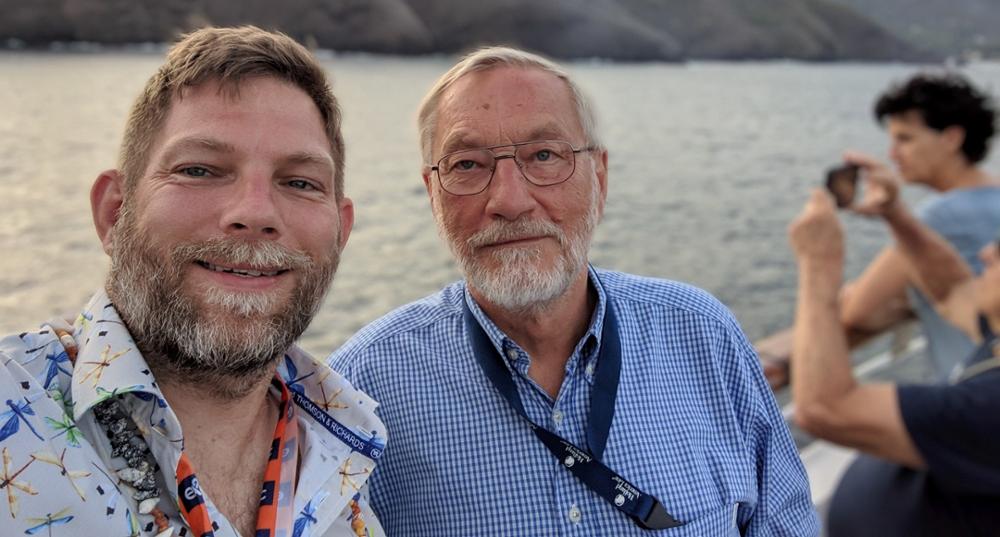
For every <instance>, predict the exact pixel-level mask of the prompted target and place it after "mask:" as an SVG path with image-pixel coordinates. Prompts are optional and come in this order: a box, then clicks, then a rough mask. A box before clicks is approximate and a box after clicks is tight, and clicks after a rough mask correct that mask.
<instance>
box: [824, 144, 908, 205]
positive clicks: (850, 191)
mask: <svg viewBox="0 0 1000 537" xmlns="http://www.w3.org/2000/svg"><path fill="white" fill-rule="evenodd" d="M844 162H845V163H846V164H843V165H841V166H837V167H834V168H831V169H830V170H829V171H828V172H827V176H826V188H827V189H828V190H829V191H830V193H831V194H833V197H834V199H835V200H836V201H837V207H838V208H841V209H845V208H849V209H851V210H852V211H854V212H856V213H858V214H862V215H865V216H884V215H885V214H886V212H887V211H888V210H890V209H891V208H892V207H893V206H894V205H895V203H896V201H897V200H898V199H899V189H900V179H899V177H898V176H897V175H896V174H895V173H894V172H893V171H892V170H891V169H890V168H889V167H888V166H886V165H885V164H883V163H882V162H880V161H879V160H878V159H875V158H874V157H871V156H869V155H865V154H863V153H857V152H847V153H845V154H844ZM859 179H861V181H862V182H863V185H864V188H860V186H859V185H858V180H859ZM859 190H861V191H862V192H861V195H860V196H859V195H858V191H859ZM859 198H860V199H859Z"/></svg>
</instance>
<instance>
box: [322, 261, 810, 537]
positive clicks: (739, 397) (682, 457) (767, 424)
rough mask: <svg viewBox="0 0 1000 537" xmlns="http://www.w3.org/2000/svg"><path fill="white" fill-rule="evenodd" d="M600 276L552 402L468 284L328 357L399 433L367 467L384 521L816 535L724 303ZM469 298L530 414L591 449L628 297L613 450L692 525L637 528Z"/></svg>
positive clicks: (411, 530)
mask: <svg viewBox="0 0 1000 537" xmlns="http://www.w3.org/2000/svg"><path fill="white" fill-rule="evenodd" d="M590 279H591V284H592V287H593V288H595V289H596V291H597V296H598V300H597V306H596V308H595V310H594V314H593V319H592V322H591V325H590V327H589V330H588V332H587V333H586V334H585V335H584V336H583V337H582V338H581V339H580V341H579V343H578V344H577V346H576V349H575V350H574V352H573V354H572V356H570V358H569V360H568V361H567V363H566V376H565V379H564V381H563V384H562V387H561V388H560V390H559V393H558V396H557V397H556V398H555V399H552V398H551V397H550V396H549V395H547V394H546V392H545V391H544V390H542V389H541V388H540V387H539V386H538V385H536V384H535V383H534V382H533V381H532V380H531V379H530V378H529V377H528V368H529V366H530V364H531V358H530V357H529V356H528V355H527V354H526V353H525V352H524V351H523V350H522V349H521V348H520V347H518V345H517V344H516V343H514V341H512V340H511V339H510V338H508V337H507V336H506V335H504V333H503V332H501V331H500V329H499V328H497V326H496V325H495V324H494V323H493V322H491V321H490V319H489V318H488V317H487V316H486V315H485V314H484V313H483V312H482V310H481V309H480V308H479V307H478V306H477V305H476V303H475V301H473V300H472V298H471V297H470V295H469V294H468V292H467V290H466V287H465V284H464V283H462V282H457V283H454V284H452V285H450V286H448V287H446V288H444V289H443V290H442V291H440V292H438V293H437V294H434V295H432V296H429V297H427V298H425V299H423V300H420V301H418V302H414V303H412V304H409V305H407V306H403V307H402V308H399V309H397V310H396V311H394V312H392V313H389V314H388V315H386V316H385V317H382V318H381V319H379V320H377V321H375V322H373V323H372V324H371V325H369V326H368V327H366V328H364V329H362V330H361V331H360V332H358V333H357V334H356V335H355V336H354V337H353V338H352V339H351V340H350V341H348V342H347V344H345V345H344V346H343V347H342V348H341V349H340V350H338V351H337V352H335V353H334V354H333V355H332V356H331V357H330V365H331V366H332V367H334V368H335V369H337V370H338V371H341V372H343V373H344V374H345V376H346V377H347V378H348V379H349V380H350V381H351V382H352V383H353V384H354V386H356V387H357V388H359V389H361V390H363V391H365V392H366V393H368V394H370V395H371V396H372V397H374V398H375V399H376V400H378V401H379V402H380V406H379V408H378V410H379V414H380V417H381V418H382V420H383V421H384V422H385V424H386V426H387V427H388V430H389V437H388V438H389V441H388V446H387V448H386V451H385V453H384V454H383V456H382V459H381V460H380V461H379V465H378V466H377V467H376V469H375V472H374V474H373V475H372V478H371V491H372V504H373V506H374V508H375V511H376V513H377V514H378V517H379V520H380V521H381V522H382V524H383V525H384V527H385V529H386V532H387V533H388V534H389V535H393V536H402V535H417V536H425V535H426V536H430V535H434V536H452V535H453V536H473V535H474V536H479V535H490V536H494V535H511V536H527V535H531V536H535V535H607V536H615V537H617V536H625V535H643V536H647V535H651V534H656V535H664V536H677V537H680V536H706V537H720V536H723V537H724V536H731V535H752V536H770V535H774V536H779V535H780V536H796V537H798V536H812V535H818V534H819V523H818V520H817V517H816V514H815V511H814V510H813V506H812V503H811V500H810V494H809V484H808V482H807V479H806V476H805V471H804V470H803V468H802V464H801V462H800V461H799V457H798V454H797V452H796V450H795V445H794V444H793V442H792V440H791V437H790V435H789V433H788V429H787V428H786V426H785V424H784V421H783V420H782V417H781V414H780V412H779V411H778V408H777V405H776V404H775V401H774V398H773V396H772V394H771V390H770V389H769V387H768V385H767V382H766V381H765V380H764V376H763V374H762V371H761V368H760V365H759V363H758V361H757V357H756V355H755V353H754V349H753V347H752V346H751V345H750V343H749V342H747V340H746V337H745V336H744V335H743V332H742V331H741V330H740V328H739V326H738V325H737V323H736V321H735V320H734V319H733V317H732V315H731V314H730V313H729V311H728V310H727V309H726V308H725V307H724V306H722V305H721V304H720V303H719V302H718V301H716V300H715V299H714V298H712V297H711V296H710V295H708V294H707V293H705V292H704V291H701V290H699V289H695V288H693V287H690V286H687V285H683V284H680V283H675V282H670V281H664V280H655V279H650V278H642V277H638V276H632V275H628V274H623V273H618V272H610V271H603V270H596V269H593V268H591V269H590ZM595 280H596V281H598V282H599V284H598V285H594V282H595ZM463 303H465V304H468V305H469V307H470V309H471V311H472V313H473V315H474V316H475V317H476V319H477V320H478V322H479V323H480V325H481V326H482V327H483V329H484V330H485V332H486V334H487V335H488V336H489V338H490V340H491V341H492V343H493V345H494V346H495V347H496V349H497V350H498V351H499V352H501V353H502V355H503V356H504V357H505V358H506V360H505V361H506V364H507V366H508V367H509V368H510V370H511V373H512V376H513V378H514V382H515V384H516V386H517V389H518V391H519V393H520V396H521V399H522V401H523V402H524V408H525V411H526V412H527V414H528V416H529V417H530V418H531V419H532V420H533V421H534V422H535V423H537V424H539V425H541V426H543V427H546V428H548V429H549V430H551V431H553V432H555V433H556V434H558V435H560V436H562V437H563V438H565V439H566V440H569V441H570V442H573V443H574V444H576V445H578V446H586V445H587V441H586V427H587V423H586V422H587V416H588V415H589V407H590V393H591V389H592V386H593V382H594V378H593V372H594V370H595V362H596V360H597V359H598V355H599V352H598V351H599V349H600V345H601V327H602V324H603V320H604V312H605V311H606V308H608V307H611V308H614V309H615V313H616V315H617V319H618V324H619V331H620V338H621V346H622V367H621V381H620V384H619V386H618V396H617V400H616V403H615V412H614V421H613V422H612V426H611V430H610V433H609V436H608V443H607V448H606V450H605V452H604V457H603V459H602V462H604V464H606V465H607V466H608V467H609V468H611V469H612V470H614V471H616V472H617V473H619V474H620V475H622V477H624V478H626V479H628V480H629V481H631V482H632V483H634V484H635V485H637V486H638V487H639V488H640V489H641V490H643V491H644V492H646V493H649V494H652V495H653V496H655V497H656V498H658V499H659V500H660V501H661V502H662V503H663V505H664V506H665V507H666V510H667V511H668V512H669V513H670V514H671V515H673V516H674V517H675V518H677V519H679V520H680V521H682V522H684V525H683V526H681V527H678V528H672V529H667V530H661V531H658V532H652V531H648V530H642V529H640V528H639V527H638V526H636V525H635V524H634V523H633V522H632V521H631V520H630V519H628V518H627V517H626V516H624V515H623V514H621V513H620V512H618V511H617V510H616V509H614V508H613V507H612V506H611V505H610V504H608V503H607V502H606V501H605V500H604V499H603V498H601V497H600V496H598V495H597V494H595V493H593V492H592V491H591V490H590V489H588V488H587V486H586V485H584V484H583V483H582V482H581V481H579V480H578V479H577V478H576V477H575V476H573V475H572V474H571V473H570V472H569V471H568V470H567V469H566V468H564V467H563V466H562V465H561V464H560V462H559V461H557V460H556V459H555V458H554V457H553V456H552V454H551V453H550V452H549V451H548V450H547V449H546V448H545V446H544V445H543V444H542V443H541V442H540V441H539V440H538V439H537V438H536V437H535V435H534V434H533V433H532V432H531V429H530V428H529V426H528V425H527V423H525V421H524V420H523V418H521V417H520V416H519V415H518V414H517V413H516V411H514V410H513V409H512V408H511V407H510V406H509V404H508V403H507V401H506V400H505V399H504V398H503V397H502V396H501V395H500V394H499V393H498V392H497V391H496V390H495V389H494V387H493V385H492V384H491V383H490V380H489V379H488V378H487V377H486V375H485V374H484V373H483V371H482V370H481V368H480V366H479V364H478V363H477V361H476V358H475V356H474V355H473V350H472V346H471V345H470V340H469V337H468V334H466V332H465V330H466V329H465V326H464V325H463V317H462V315H463Z"/></svg>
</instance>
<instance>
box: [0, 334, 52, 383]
mask: <svg viewBox="0 0 1000 537" xmlns="http://www.w3.org/2000/svg"><path fill="white" fill-rule="evenodd" d="M53 353H54V354H59V353H65V349H63V347H62V344H61V343H59V338H58V337H56V335H55V333H54V332H52V331H51V330H49V329H47V328H41V329H39V330H36V331H33V332H21V333H20V334H13V335H9V336H6V337H4V338H2V339H0V372H3V373H4V374H6V375H13V374H14V372H15V371H16V372H18V373H21V374H23V373H24V372H28V373H32V374H37V373H38V372H39V371H41V369H42V368H44V367H45V366H46V364H45V362H46V360H44V359H43V358H44V357H45V356H47V355H49V354H53Z"/></svg>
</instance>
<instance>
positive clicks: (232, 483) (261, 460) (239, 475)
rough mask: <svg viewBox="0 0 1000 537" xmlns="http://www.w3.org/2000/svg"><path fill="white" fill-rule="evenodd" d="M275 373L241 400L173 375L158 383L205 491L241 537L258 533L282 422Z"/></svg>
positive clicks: (271, 373)
mask: <svg viewBox="0 0 1000 537" xmlns="http://www.w3.org/2000/svg"><path fill="white" fill-rule="evenodd" d="M153 374H154V375H155V374H156V372H155V371H154V372H153ZM273 374H274V368H271V371H270V375H268V376H265V377H262V378H260V380H259V381H257V382H256V383H255V384H253V385H250V386H249V387H248V388H247V389H246V390H245V393H242V394H241V395H239V396H235V397H234V396H232V395H231V394H226V395H220V394H219V393H218V392H213V391H212V390H211V389H210V388H209V387H208V385H207V383H206V382H205V381H204V380H199V381H198V382H180V381H179V380H178V379H177V378H176V377H172V376H170V375H167V376H166V378H165V379H164V381H159V380H158V384H159V386H160V390H161V391H162V392H163V396H164V397H165V398H166V400H167V402H168V403H169V404H170V408H171V409H172V410H173V411H174V414H175V415H176V416H177V420H178V421H179V422H180V424H181V429H182V430H183V431H184V453H185V454H186V455H187V456H188V458H189V459H190V460H191V463H192V464H193V465H194V468H195V472H197V474H198V480H199V482H200V483H201V487H202V490H204V491H205V493H206V494H207V495H208V496H209V497H210V498H212V500H213V501H214V502H215V505H216V507H218V509H219V511H221V512H222V514H223V515H224V516H225V517H226V518H227V519H228V520H229V521H230V522H231V523H232V524H233V525H234V526H235V527H236V528H237V529H238V530H239V531H240V534H241V535H251V534H253V530H254V528H255V527H256V519H257V509H258V504H259V502H260V487H261V483H262V482H263V479H264V470H265V469H266V467H267V461H268V455H269V452H270V447H271V441H272V438H273V434H274V428H275V425H276V424H277V420H278V405H277V404H275V402H274V401H273V398H272V397H270V395H269V394H268V390H269V386H270V379H271V377H272V376H273ZM187 378H190V377H187Z"/></svg>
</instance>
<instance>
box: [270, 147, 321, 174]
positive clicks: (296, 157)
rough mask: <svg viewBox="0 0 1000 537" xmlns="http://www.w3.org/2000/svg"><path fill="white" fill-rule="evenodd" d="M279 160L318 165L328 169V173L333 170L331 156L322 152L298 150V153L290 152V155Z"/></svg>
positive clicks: (289, 162)
mask: <svg viewBox="0 0 1000 537" xmlns="http://www.w3.org/2000/svg"><path fill="white" fill-rule="evenodd" d="M281 160H282V162H284V163H286V164H303V165H307V166H319V167H322V168H324V169H325V170H327V171H329V172H330V173H333V171H334V170H333V168H334V166H333V158H331V157H330V156H329V155H326V154H323V153H311V152H309V151H300V152H298V153H292V154H291V155H289V156H287V157H285V158H283V159H281Z"/></svg>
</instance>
